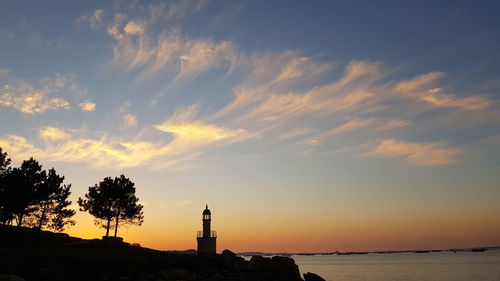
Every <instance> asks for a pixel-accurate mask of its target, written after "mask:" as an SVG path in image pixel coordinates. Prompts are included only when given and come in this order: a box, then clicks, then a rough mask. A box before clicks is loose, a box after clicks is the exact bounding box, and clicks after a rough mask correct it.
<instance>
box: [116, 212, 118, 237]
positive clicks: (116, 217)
mask: <svg viewBox="0 0 500 281" xmlns="http://www.w3.org/2000/svg"><path fill="white" fill-rule="evenodd" d="M117 232H118V216H116V223H115V237H116V233H117Z"/></svg>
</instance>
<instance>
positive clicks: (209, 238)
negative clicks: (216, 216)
mask: <svg viewBox="0 0 500 281" xmlns="http://www.w3.org/2000/svg"><path fill="white" fill-rule="evenodd" d="M211 222H212V213H211V212H210V210H209V209H208V205H207V207H206V208H205V210H203V231H198V233H197V234H196V240H197V241H198V255H208V254H215V253H216V252H217V245H216V240H217V232H215V231H213V230H211V228H210V223H211Z"/></svg>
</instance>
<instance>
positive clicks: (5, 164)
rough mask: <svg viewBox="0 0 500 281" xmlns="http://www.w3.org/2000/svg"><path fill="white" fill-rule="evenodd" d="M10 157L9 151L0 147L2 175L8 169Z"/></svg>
mask: <svg viewBox="0 0 500 281" xmlns="http://www.w3.org/2000/svg"><path fill="white" fill-rule="evenodd" d="M9 165H10V158H8V157H7V152H3V150H2V148H1V147H0V176H1V175H2V174H3V173H4V172H5V171H6V170H7V169H8V167H9Z"/></svg>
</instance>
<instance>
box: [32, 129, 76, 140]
mask: <svg viewBox="0 0 500 281" xmlns="http://www.w3.org/2000/svg"><path fill="white" fill-rule="evenodd" d="M38 134H39V136H40V137H41V138H42V139H44V140H48V141H51V142H57V141H61V140H66V139H69V138H70V137H71V135H70V134H68V133H67V132H65V131H64V130H62V129H60V128H56V127H51V126H49V127H46V128H44V129H42V130H40V131H39V132H38Z"/></svg>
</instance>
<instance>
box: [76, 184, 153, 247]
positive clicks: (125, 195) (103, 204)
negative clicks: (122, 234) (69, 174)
mask: <svg viewBox="0 0 500 281" xmlns="http://www.w3.org/2000/svg"><path fill="white" fill-rule="evenodd" d="M138 201H139V199H138V198H137V197H136V196H135V187H134V183H133V182H132V181H130V179H128V178H126V177H125V176H124V175H121V176H120V177H115V179H112V178H110V177H106V178H104V180H103V181H101V182H100V183H99V184H95V185H94V186H91V187H89V191H88V193H87V194H85V198H84V199H83V198H79V199H78V204H79V205H80V210H81V211H86V212H89V213H90V214H91V215H93V216H94V217H95V222H96V224H97V225H100V226H101V227H103V228H105V229H106V237H109V230H110V229H112V228H114V230H115V234H114V236H115V237H116V235H117V232H118V227H119V226H120V224H135V225H141V224H142V222H143V220H144V215H143V212H142V209H143V206H142V205H141V204H139V203H138ZM112 222H113V223H114V226H113V225H112Z"/></svg>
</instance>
